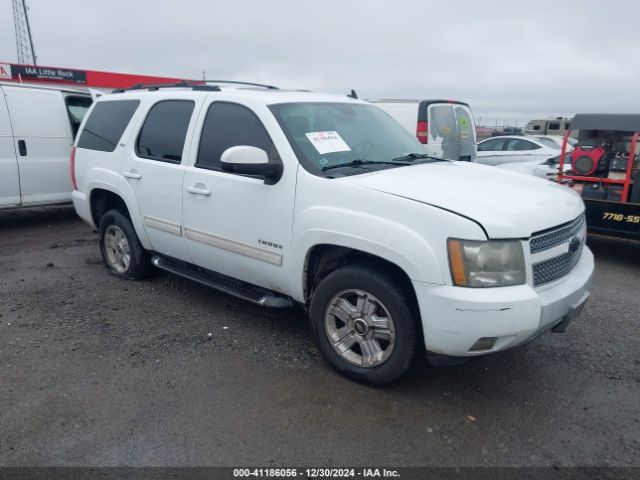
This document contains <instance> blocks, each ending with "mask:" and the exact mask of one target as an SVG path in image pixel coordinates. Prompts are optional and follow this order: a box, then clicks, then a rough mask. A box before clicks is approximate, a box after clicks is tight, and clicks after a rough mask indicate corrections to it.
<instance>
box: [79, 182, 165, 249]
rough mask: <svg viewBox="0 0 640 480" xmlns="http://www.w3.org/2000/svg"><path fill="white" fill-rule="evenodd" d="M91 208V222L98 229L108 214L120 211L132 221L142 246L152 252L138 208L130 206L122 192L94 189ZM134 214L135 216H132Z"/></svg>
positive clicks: (91, 194)
mask: <svg viewBox="0 0 640 480" xmlns="http://www.w3.org/2000/svg"><path fill="white" fill-rule="evenodd" d="M89 206H90V210H91V220H92V221H93V224H94V226H95V227H96V228H97V227H98V226H99V225H100V219H101V218H102V216H103V215H104V214H105V213H106V212H108V211H109V210H118V211H119V212H121V213H122V214H123V215H124V216H126V217H127V218H128V219H129V220H130V221H131V223H132V225H133V228H134V230H135V231H136V234H137V235H138V239H139V240H140V243H141V244H142V246H143V247H144V248H145V249H146V250H152V247H151V242H150V241H149V238H148V237H147V234H146V232H145V230H144V226H143V225H142V223H141V220H140V216H139V215H136V213H137V212H138V209H137V206H136V205H134V206H131V205H129V204H128V203H127V201H126V200H125V199H124V198H123V196H122V195H121V194H120V192H117V191H115V190H113V189H111V188H105V187H104V186H100V187H96V188H93V189H92V190H91V191H90V193H89ZM132 212H133V215H132V214H131V213H132Z"/></svg>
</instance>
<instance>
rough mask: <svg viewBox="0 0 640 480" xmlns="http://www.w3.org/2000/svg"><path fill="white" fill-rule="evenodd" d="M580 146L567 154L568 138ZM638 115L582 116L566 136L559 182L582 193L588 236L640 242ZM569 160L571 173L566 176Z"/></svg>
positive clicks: (561, 156) (639, 122)
mask: <svg viewBox="0 0 640 480" xmlns="http://www.w3.org/2000/svg"><path fill="white" fill-rule="evenodd" d="M576 130H577V131H578V143H577V144H576V145H575V147H574V149H573V151H572V152H571V153H570V154H567V153H566V152H567V139H568V138H569V135H570V134H571V131H576ZM639 132H640V114H578V115H576V116H575V117H574V119H573V121H572V122H571V125H570V130H567V132H566V133H565V135H564V141H563V143H562V154H561V155H560V170H559V174H558V182H560V183H563V184H567V185H568V186H570V187H572V188H574V189H575V190H576V191H578V192H579V193H580V194H581V195H582V198H583V200H584V203H585V206H586V218H587V228H588V230H589V231H590V232H593V233H600V234H604V235H611V236H616V237H622V238H631V239H635V240H640V162H639V161H638V154H637V153H636V146H637V144H638V136H639ZM566 161H570V162H571V170H569V171H567V172H564V164H565V162H566Z"/></svg>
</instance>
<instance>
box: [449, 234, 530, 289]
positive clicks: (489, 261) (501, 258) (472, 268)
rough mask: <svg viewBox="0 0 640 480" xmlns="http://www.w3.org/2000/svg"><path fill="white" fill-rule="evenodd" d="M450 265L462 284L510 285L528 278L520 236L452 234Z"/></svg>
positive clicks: (454, 280) (481, 285)
mask: <svg viewBox="0 0 640 480" xmlns="http://www.w3.org/2000/svg"><path fill="white" fill-rule="evenodd" d="M447 246H448V248H449V266H450V267H451V278H453V283H454V285H457V286H459V287H506V286H508V285H522V284H523V283H524V282H525V279H526V273H525V265H524V253H523V251H522V243H521V242H520V241H519V240H489V241H486V242H480V241H476V240H458V239H453V238H450V239H449V240H448V241H447Z"/></svg>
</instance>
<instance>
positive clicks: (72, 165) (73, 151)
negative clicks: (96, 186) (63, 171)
mask: <svg viewBox="0 0 640 480" xmlns="http://www.w3.org/2000/svg"><path fill="white" fill-rule="evenodd" d="M70 160H71V162H70V168H71V185H73V189H74V190H78V182H76V147H71V158H70Z"/></svg>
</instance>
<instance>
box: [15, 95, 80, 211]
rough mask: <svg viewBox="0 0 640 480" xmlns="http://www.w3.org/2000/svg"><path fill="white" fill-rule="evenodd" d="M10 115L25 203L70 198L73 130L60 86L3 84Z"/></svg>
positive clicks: (21, 190)
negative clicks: (70, 161) (70, 157)
mask: <svg viewBox="0 0 640 480" xmlns="http://www.w3.org/2000/svg"><path fill="white" fill-rule="evenodd" d="M4 91H5V94H6V99H7V105H8V106H9V113H10V115H11V123H12V125H13V134H14V142H15V147H14V148H15V150H16V152H17V159H18V170H19V175H20V194H21V196H22V204H23V205H29V204H38V203H50V202H62V201H70V200H71V190H72V186H71V179H70V176H69V154H70V152H71V146H72V144H73V134H72V130H71V126H70V122H69V115H68V113H67V108H66V105H65V101H64V97H63V94H62V92H61V91H59V90H48V89H40V88H25V87H19V86H16V87H13V86H7V87H4Z"/></svg>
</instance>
